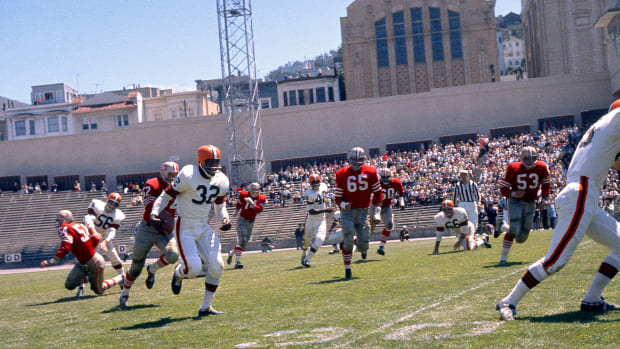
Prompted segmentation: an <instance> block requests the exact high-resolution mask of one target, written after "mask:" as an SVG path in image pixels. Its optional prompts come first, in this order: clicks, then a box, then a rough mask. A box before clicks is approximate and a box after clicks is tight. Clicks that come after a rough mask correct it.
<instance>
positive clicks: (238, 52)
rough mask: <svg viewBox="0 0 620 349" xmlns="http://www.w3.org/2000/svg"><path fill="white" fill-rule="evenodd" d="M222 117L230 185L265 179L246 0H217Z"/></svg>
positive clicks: (252, 46) (256, 84)
mask: <svg viewBox="0 0 620 349" xmlns="http://www.w3.org/2000/svg"><path fill="white" fill-rule="evenodd" d="M217 15H218V26H219V32H220V58H221V63H222V84H223V85H224V89H223V90H224V98H223V103H222V112H223V113H224V116H225V118H226V150H227V151H228V162H227V169H226V170H227V173H228V176H229V177H230V180H231V185H232V186H238V185H240V184H243V183H248V182H255V181H257V182H259V183H262V182H263V179H264V177H265V163H264V160H263V143H262V132H261V119H260V108H259V103H258V80H257V79H256V61H255V59H254V32H253V29H252V5H251V2H250V0H217Z"/></svg>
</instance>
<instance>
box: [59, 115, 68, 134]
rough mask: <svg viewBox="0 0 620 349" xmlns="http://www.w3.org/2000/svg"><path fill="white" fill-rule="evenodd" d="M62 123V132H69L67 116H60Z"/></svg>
mask: <svg viewBox="0 0 620 349" xmlns="http://www.w3.org/2000/svg"><path fill="white" fill-rule="evenodd" d="M60 121H61V124H62V132H67V130H68V129H69V127H68V125H67V117H66V116H63V117H62V118H60Z"/></svg>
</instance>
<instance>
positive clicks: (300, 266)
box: [286, 265, 310, 271]
mask: <svg viewBox="0 0 620 349" xmlns="http://www.w3.org/2000/svg"><path fill="white" fill-rule="evenodd" d="M300 269H310V268H306V267H304V266H302V265H298V266H296V267H293V268H291V269H286V271H293V270H300Z"/></svg>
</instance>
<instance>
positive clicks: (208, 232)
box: [196, 225, 224, 316]
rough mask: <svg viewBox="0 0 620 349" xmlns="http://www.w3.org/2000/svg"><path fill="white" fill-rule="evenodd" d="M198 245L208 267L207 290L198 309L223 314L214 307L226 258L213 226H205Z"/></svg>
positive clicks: (213, 313) (207, 313)
mask: <svg viewBox="0 0 620 349" xmlns="http://www.w3.org/2000/svg"><path fill="white" fill-rule="evenodd" d="M196 247H197V249H198V253H199V254H200V257H201V258H202V260H203V261H204V264H205V265H206V267H207V273H206V275H205V292H204V295H203V298H202V305H201V307H200V309H199V310H198V315H199V316H205V315H219V314H223V312H221V311H217V310H215V309H213V307H212V303H213V298H214V297H215V291H216V290H217V287H218V285H219V283H220V278H221V277H222V272H223V271H224V260H223V259H222V253H221V250H220V241H219V238H218V236H217V234H216V233H215V231H214V230H213V228H211V226H209V225H207V226H206V227H205V230H204V233H203V234H202V236H201V237H200V239H198V241H197V242H196Z"/></svg>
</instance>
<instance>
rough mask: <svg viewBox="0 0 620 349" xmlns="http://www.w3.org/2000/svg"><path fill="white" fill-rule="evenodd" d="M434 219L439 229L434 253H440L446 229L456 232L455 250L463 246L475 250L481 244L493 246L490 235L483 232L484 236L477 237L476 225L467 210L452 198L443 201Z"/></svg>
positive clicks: (467, 249) (468, 249)
mask: <svg viewBox="0 0 620 349" xmlns="http://www.w3.org/2000/svg"><path fill="white" fill-rule="evenodd" d="M434 220H435V228H436V229H437V230H436V236H437V239H436V240H435V249H434V250H433V254H434V255H436V254H439V244H440V243H441V239H442V237H443V234H444V231H445V230H446V229H447V230H450V231H451V232H453V233H455V234H456V237H457V241H456V243H455V244H454V249H455V250H457V249H458V248H459V247H461V246H463V249H465V251H473V250H475V249H477V248H478V247H480V246H484V247H487V248H491V244H490V243H489V241H488V239H489V237H488V235H486V234H483V235H482V237H479V238H476V237H475V235H474V234H475V232H476V226H474V224H473V223H472V222H470V221H469V219H468V218H467V211H465V209H464V208H462V207H454V203H453V202H452V200H444V201H443V202H442V203H441V212H439V213H438V214H436V215H435V217H434Z"/></svg>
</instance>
